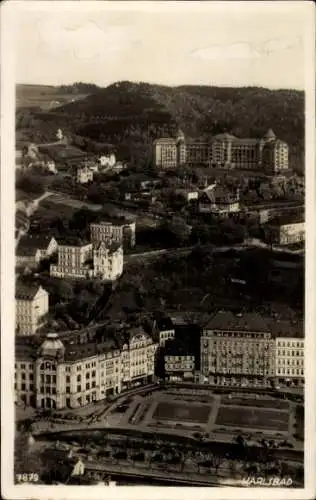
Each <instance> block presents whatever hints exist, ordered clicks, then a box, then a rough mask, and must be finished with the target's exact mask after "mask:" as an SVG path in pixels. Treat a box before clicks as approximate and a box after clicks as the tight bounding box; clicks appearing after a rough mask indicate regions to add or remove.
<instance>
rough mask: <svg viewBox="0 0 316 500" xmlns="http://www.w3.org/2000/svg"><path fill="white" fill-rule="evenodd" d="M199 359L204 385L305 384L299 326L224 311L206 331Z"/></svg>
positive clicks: (301, 339) (203, 335)
mask: <svg viewBox="0 0 316 500" xmlns="http://www.w3.org/2000/svg"><path fill="white" fill-rule="evenodd" d="M200 356H201V372H200V381H201V383H210V384H213V385H219V386H240V387H271V386H275V385H282V386H284V385H295V386H302V385H304V329H303V325H302V324H299V323H297V324H296V325H293V324H292V323H290V322H286V321H274V320H273V321H272V320H270V319H269V320H266V319H264V318H263V317H261V316H260V315H258V314H255V313H251V314H250V313H246V314H244V315H234V314H233V313H231V312H229V311H220V312H218V313H217V314H216V315H215V316H214V317H213V318H211V320H210V322H209V323H208V324H207V325H206V326H205V328H204V329H203V332H202V335H201V339H200Z"/></svg>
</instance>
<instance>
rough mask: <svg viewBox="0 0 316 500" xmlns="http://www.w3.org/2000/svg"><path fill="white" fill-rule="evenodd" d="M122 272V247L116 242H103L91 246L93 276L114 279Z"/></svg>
mask: <svg viewBox="0 0 316 500" xmlns="http://www.w3.org/2000/svg"><path fill="white" fill-rule="evenodd" d="M122 272H123V248H122V247H121V246H119V245H118V244H117V243H112V244H110V246H108V245H106V244H105V243H104V242H102V243H99V244H97V245H95V246H94V248H93V277H94V278H99V279H101V280H109V281H114V280H116V279H117V278H119V277H120V276H121V274H122Z"/></svg>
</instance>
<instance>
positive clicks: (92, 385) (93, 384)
mask: <svg viewBox="0 0 316 500" xmlns="http://www.w3.org/2000/svg"><path fill="white" fill-rule="evenodd" d="M91 387H92V388H93V389H94V388H95V387H96V382H95V380H93V381H92V384H91Z"/></svg>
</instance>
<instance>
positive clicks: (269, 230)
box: [265, 214, 305, 245]
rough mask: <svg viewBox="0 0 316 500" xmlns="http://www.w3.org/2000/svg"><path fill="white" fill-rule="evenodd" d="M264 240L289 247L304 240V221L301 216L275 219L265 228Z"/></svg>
mask: <svg viewBox="0 0 316 500" xmlns="http://www.w3.org/2000/svg"><path fill="white" fill-rule="evenodd" d="M265 237H266V239H267V240H268V241H269V242H271V243H275V244H278V245H291V244H293V243H299V242H302V241H304V240H305V221H304V217H303V215H300V214H298V215H297V214H295V215H294V216H291V215H289V216H281V217H276V218H275V219H272V220H270V221H269V222H268V224H267V226H266V228H265Z"/></svg>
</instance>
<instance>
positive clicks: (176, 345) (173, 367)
mask: <svg viewBox="0 0 316 500" xmlns="http://www.w3.org/2000/svg"><path fill="white" fill-rule="evenodd" d="M164 365H165V378H166V380H169V381H170V382H178V381H182V380H186V381H190V380H191V381H192V380H194V374H195V355H194V353H193V352H192V349H190V347H189V346H187V345H186V344H185V343H184V342H182V341H181V340H178V339H174V340H168V341H167V342H166V347H165V352H164Z"/></svg>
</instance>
